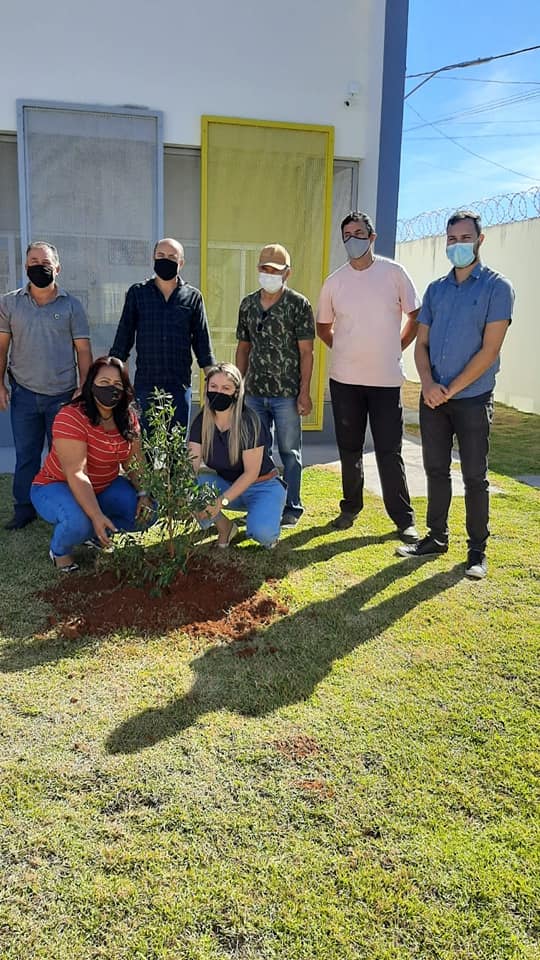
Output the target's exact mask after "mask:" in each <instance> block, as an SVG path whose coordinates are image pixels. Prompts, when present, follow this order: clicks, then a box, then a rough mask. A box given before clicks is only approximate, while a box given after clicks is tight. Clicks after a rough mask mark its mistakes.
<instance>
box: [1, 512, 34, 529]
mask: <svg viewBox="0 0 540 960" xmlns="http://www.w3.org/2000/svg"><path fill="white" fill-rule="evenodd" d="M34 520H37V517H36V515H35V514H34V516H33V517H29V516H26V517H16V516H15V515H13V516H12V518H11V520H8V522H7V523H5V524H4V530H22V529H23V527H27V526H28V524H29V523H33V522H34Z"/></svg>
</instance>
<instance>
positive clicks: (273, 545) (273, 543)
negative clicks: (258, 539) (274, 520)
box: [264, 540, 277, 550]
mask: <svg viewBox="0 0 540 960" xmlns="http://www.w3.org/2000/svg"><path fill="white" fill-rule="evenodd" d="M276 547H277V540H272V541H271V543H265V544H264V549H265V550H275V549H276Z"/></svg>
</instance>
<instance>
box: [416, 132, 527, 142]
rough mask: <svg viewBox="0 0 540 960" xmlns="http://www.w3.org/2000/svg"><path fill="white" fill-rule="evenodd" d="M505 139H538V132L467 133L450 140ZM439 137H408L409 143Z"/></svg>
mask: <svg viewBox="0 0 540 960" xmlns="http://www.w3.org/2000/svg"><path fill="white" fill-rule="evenodd" d="M505 137H509V138H510V137H511V138H512V139H514V137H537V138H540V130H538V131H537V132H536V133H469V134H467V136H465V137H460V136H455V137H452V140H492V139H493V140H504V138H505ZM440 139H441V138H440V137H408V138H407V140H408V142H409V143H420V141H425V140H440Z"/></svg>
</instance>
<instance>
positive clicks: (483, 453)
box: [397, 210, 514, 579]
mask: <svg viewBox="0 0 540 960" xmlns="http://www.w3.org/2000/svg"><path fill="white" fill-rule="evenodd" d="M483 242H484V234H483V233H482V225H481V221H480V217H479V216H478V215H477V214H475V213H473V212H471V211H469V210H459V211H457V213H455V214H454V215H453V216H452V217H450V219H449V221H448V224H447V228H446V253H447V256H448V259H449V260H450V262H451V263H452V264H453V269H452V270H451V271H450V273H449V274H447V276H445V277H441V278H440V279H439V280H435V281H434V282H433V283H431V284H430V285H429V287H428V288H427V291H426V295H425V297H424V302H423V306H422V310H421V312H420V315H419V317H418V320H419V329H418V336H417V340H416V349H415V354H414V357H415V361H416V366H417V369H418V373H419V375H420V380H421V384H422V395H421V398H420V429H421V433H422V453H423V458H424V469H425V471H426V475H427V481H428V509H427V525H428V528H429V533H428V535H427V536H426V537H424V538H423V539H422V540H419V541H418V543H416V544H412V545H411V546H405V547H399V548H398V550H397V553H398V554H399V555H400V556H406V557H407V556H408V557H423V556H429V555H432V554H437V553H446V551H447V550H448V511H449V508H450V500H451V497H452V483H451V477H450V464H451V457H452V443H453V439H454V435H455V436H456V437H457V441H458V445H459V454H460V459H461V471H462V474H463V482H464V485H465V513H466V523H467V533H468V537H469V538H468V548H469V550H468V556H467V565H466V570H465V572H466V574H467V576H469V577H473V578H477V579H480V578H482V577H485V575H486V572H487V565H486V555H485V553H486V543H487V539H488V536H489V526H488V522H489V482H488V478H487V468H488V450H489V431H490V426H491V420H492V414H493V389H494V386H495V375H496V373H497V371H498V369H499V354H500V350H501V346H502V343H503V340H504V337H505V334H506V331H507V329H508V327H509V325H510V323H511V321H512V308H513V304H514V291H513V288H512V284H511V283H510V282H509V280H507V279H506V278H505V277H502V276H501V275H500V274H499V273H496V272H495V271H494V270H490V269H489V267H485V266H484V265H483V264H482V263H481V262H480V260H479V256H478V255H479V250H480V247H481V246H482V243H483Z"/></svg>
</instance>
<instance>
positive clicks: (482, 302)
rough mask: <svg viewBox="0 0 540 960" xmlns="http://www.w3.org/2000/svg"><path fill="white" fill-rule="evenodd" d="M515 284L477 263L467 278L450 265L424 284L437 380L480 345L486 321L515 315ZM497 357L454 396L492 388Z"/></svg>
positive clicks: (444, 379) (423, 317) (443, 380)
mask: <svg viewBox="0 0 540 960" xmlns="http://www.w3.org/2000/svg"><path fill="white" fill-rule="evenodd" d="M513 305H514V290H513V287H512V284H511V283H510V281H509V280H507V279H506V277H502V276H501V274H500V273H496V272H495V271H494V270H490V269H489V267H485V266H484V265H483V264H481V263H478V264H477V265H476V266H475V268H474V270H473V271H472V272H471V273H470V274H469V276H468V277H467V279H466V280H465V281H464V282H463V283H457V282H456V278H455V275H454V270H453V269H452V270H451V271H450V273H448V274H447V275H446V276H445V277H441V278H440V279H439V280H434V281H433V283H430V285H429V287H428V288H427V290H426V293H425V296H424V300H423V303H422V309H421V311H420V314H419V316H418V321H419V323H423V324H425V326H426V327H429V328H430V329H429V356H430V360H431V372H432V376H433V379H434V381H435V382H436V383H440V384H442V385H443V386H445V387H447V386H449V384H450V383H451V382H452V380H454V379H455V378H456V377H457V376H458V374H459V373H461V371H462V370H463V369H464V367H466V366H467V364H468V362H469V360H471V358H472V357H473V356H474V355H475V354H476V353H478V351H479V350H480V349H481V347H482V341H483V338H484V330H485V326H486V323H494V322H495V321H496V320H510V321H511V320H512V308H513ZM499 366H500V362H499V358H497V360H496V361H495V363H493V364H492V365H491V367H489V368H488V369H487V370H486V371H485V372H484V373H483V374H482V376H481V377H479V378H478V380H475V381H474V383H470V384H469V386H468V387H465V389H464V390H460V392H459V393H456V394H455V397H454V399H457V400H459V399H462V398H464V397H476V396H478V395H479V394H482V393H488V392H491V391H492V390H493V388H494V386H495V375H496V373H497V371H498V369H499Z"/></svg>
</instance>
